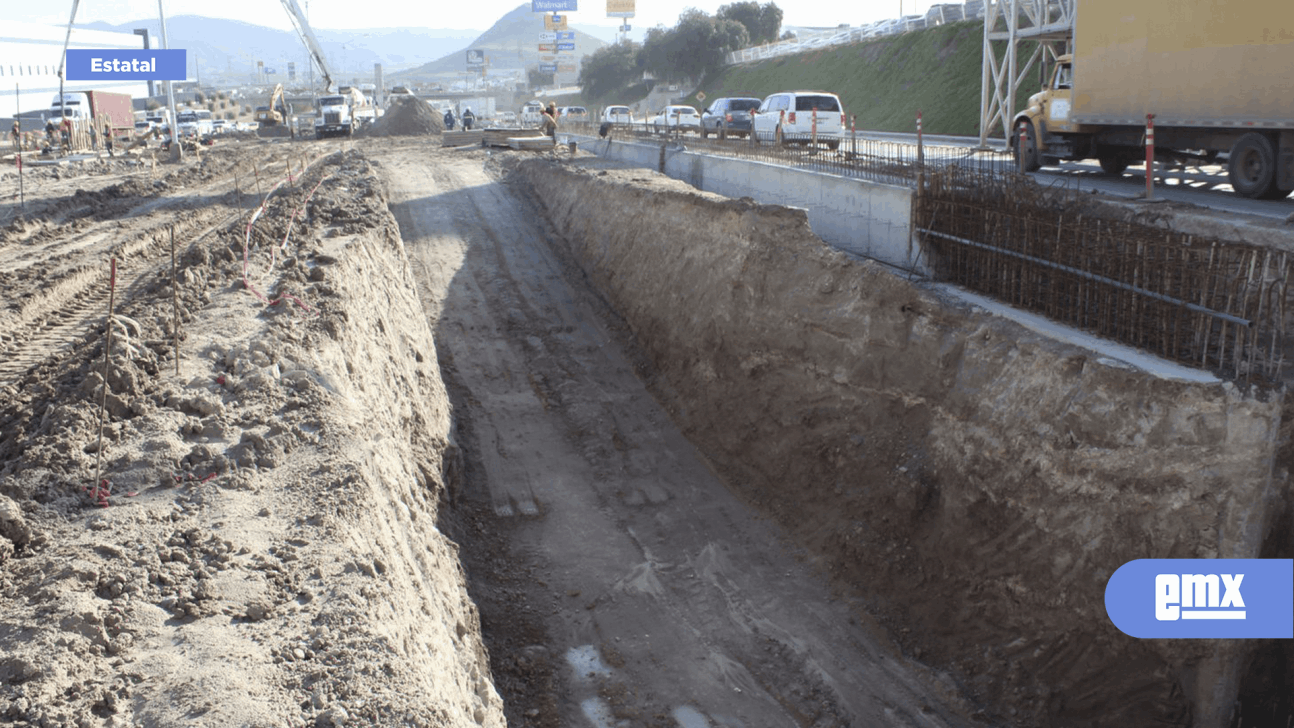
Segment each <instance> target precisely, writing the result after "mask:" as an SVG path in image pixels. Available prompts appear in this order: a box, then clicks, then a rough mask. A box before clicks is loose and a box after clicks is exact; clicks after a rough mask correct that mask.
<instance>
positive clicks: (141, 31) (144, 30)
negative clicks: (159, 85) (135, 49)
mask: <svg viewBox="0 0 1294 728" xmlns="http://www.w3.org/2000/svg"><path fill="white" fill-rule="evenodd" d="M135 35H142V36H144V50H148V48H149V46H148V28H135ZM148 97H149V98H152V97H153V79H151V78H150V79H148Z"/></svg>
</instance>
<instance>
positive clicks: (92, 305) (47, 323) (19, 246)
mask: <svg viewBox="0 0 1294 728" xmlns="http://www.w3.org/2000/svg"><path fill="white" fill-rule="evenodd" d="M292 151H294V150H292V149H290V148H289V149H282V150H274V149H271V150H270V151H269V152H268V154H267V156H266V157H264V158H261V159H259V160H258V162H257V164H258V165H259V164H264V165H265V168H266V171H267V173H268V170H269V169H270V168H272V167H273V166H274V165H276V164H283V163H286V162H287V160H290V159H292ZM297 151H298V153H299V154H300V151H299V150H297ZM242 162H243V163H245V162H246V160H242ZM238 164H240V162H239V161H238V160H234V161H232V162H230V161H227V160H225V161H223V162H222V164H221V165H220V166H221V167H223V168H224V171H227V170H228V169H229V168H231V167H235V166H237V165H238ZM181 172H183V170H179V171H177V172H173V173H171V174H170V175H167V178H168V179H171V178H176V177H182V175H181V174H180V173H181ZM214 176H215V179H211V180H208V181H207V182H206V183H205V184H201V185H197V186H192V187H182V188H181V189H178V190H174V191H171V192H168V193H167V194H166V195H164V196H161V197H156V198H145V199H144V201H143V202H137V200H138V199H139V198H117V199H114V200H112V201H111V203H110V204H108V205H107V206H106V207H104V208H102V209H99V210H97V211H95V213H94V214H95V215H96V216H97V217H100V218H101V220H100V221H99V222H97V223H92V224H91V226H90V228H89V229H85V230H77V231H76V232H74V233H73V234H72V235H70V236H64V235H60V234H59V232H61V231H54V232H53V233H52V234H49V235H47V236H46V239H45V240H43V241H40V242H38V243H35V244H25V242H26V239H25V238H24V237H23V236H22V234H21V233H20V235H19V239H18V240H16V241H12V242H11V243H10V244H9V245H8V246H6V248H4V249H0V250H3V251H4V252H3V253H0V273H4V274H6V275H7V276H12V277H24V280H23V282H22V284H20V285H16V286H13V287H12V288H11V289H10V290H8V291H6V292H5V294H4V298H5V299H7V300H9V301H13V300H14V299H16V298H18V297H21V299H22V300H21V302H19V303H16V304H15V303H10V304H9V306H10V308H11V309H16V310H13V311H12V312H11V313H8V314H0V356H2V357H3V359H0V387H3V386H5V385H9V384H12V383H15V382H16V381H17V380H19V379H20V378H21V377H22V376H23V374H24V373H26V372H28V371H30V370H31V369H32V367H34V366H37V365H38V364H40V363H41V362H43V361H45V360H47V359H49V358H51V357H54V356H58V355H60V354H61V353H65V352H66V351H68V349H69V348H70V347H71V346H73V345H74V342H76V341H77V340H79V339H80V338H81V337H82V336H84V334H85V333H87V332H88V331H89V330H91V329H92V328H93V327H94V326H96V325H99V324H100V322H101V321H102V320H103V319H104V318H105V317H106V315H107V301H108V293H109V290H108V289H109V279H108V264H107V260H106V259H107V257H109V255H111V256H113V257H116V258H118V261H119V265H118V274H119V278H120V280H119V281H118V295H119V302H120V303H126V302H127V301H128V300H129V296H130V293H131V291H132V289H134V288H136V287H137V286H139V285H141V284H142V283H144V282H145V281H147V280H149V278H150V277H152V276H155V275H157V274H158V273H159V272H160V271H162V270H163V269H164V268H165V267H166V266H168V265H169V253H170V248H169V243H170V234H171V231H174V234H175V236H176V238H177V239H178V240H179V241H182V247H181V248H178V249H177V255H180V254H182V253H183V251H184V250H186V249H188V247H189V246H191V245H194V244H195V243H197V242H199V241H201V240H202V239H203V238H204V237H206V236H207V235H209V234H211V233H213V232H215V231H217V230H220V229H222V228H224V227H226V226H228V225H229V224H230V223H232V222H234V221H235V220H237V219H239V218H240V217H243V216H244V215H246V214H247V213H248V212H249V211H248V210H246V209H244V208H243V204H242V201H241V199H237V200H234V201H233V202H234V204H233V205H229V204H226V203H227V201H228V198H229V196H230V194H231V193H233V192H234V191H235V190H236V189H240V188H242V180H241V179H239V178H236V177H235V176H234V175H232V174H231V175H225V174H223V173H221V172H219V171H218V172H216V173H214ZM267 189H268V188H267ZM195 197H196V198H197V200H198V201H199V202H198V203H195ZM202 200H210V201H213V203H214V204H210V203H209V204H205V205H203V204H201V201H202ZM54 207H55V208H57V206H54ZM231 209H233V210H234V212H232V213H231V212H229V210H231ZM166 213H171V214H172V215H173V217H170V218H168V219H158V218H156V217H154V218H149V219H145V218H144V216H146V215H158V214H166ZM130 219H134V220H138V221H139V224H137V225H131V224H129V223H128V222H126V221H127V220H130ZM33 228H34V230H35V233H33V235H34V234H39V233H40V232H42V231H46V230H47V228H45V227H44V226H33ZM27 237H31V236H27ZM136 266H137V267H136ZM24 272H25V273H26V274H27V275H26V276H23V275H22V274H23V273H24Z"/></svg>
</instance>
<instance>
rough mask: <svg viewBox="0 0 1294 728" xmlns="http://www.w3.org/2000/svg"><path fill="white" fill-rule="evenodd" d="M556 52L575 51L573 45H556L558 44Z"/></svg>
mask: <svg viewBox="0 0 1294 728" xmlns="http://www.w3.org/2000/svg"><path fill="white" fill-rule="evenodd" d="M557 50H559V51H573V50H575V44H574V43H558V44H557Z"/></svg>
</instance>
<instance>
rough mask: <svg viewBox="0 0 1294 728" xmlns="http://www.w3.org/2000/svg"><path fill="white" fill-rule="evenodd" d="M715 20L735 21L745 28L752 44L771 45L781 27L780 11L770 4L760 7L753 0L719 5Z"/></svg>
mask: <svg viewBox="0 0 1294 728" xmlns="http://www.w3.org/2000/svg"><path fill="white" fill-rule="evenodd" d="M714 17H715V20H735V21H737V22H738V23H741V24H742V25H743V26H745V28H746V33H747V34H749V35H750V42H751V43H753V44H756V45H758V44H760V43H771V42H772V41H774V40H776V39H777V31H778V30H780V29H781V27H782V9H781V8H779V7H777V5H775V4H774V3H772V2H768V3H765V4H764V5H762V6H761V5H760V4H759V3H757V2H755V0H744V1H743V2H736V3H729V4H728V5H721V6H720V7H719V11H718V12H717V13H715V15H714Z"/></svg>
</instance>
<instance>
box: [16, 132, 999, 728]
mask: <svg viewBox="0 0 1294 728" xmlns="http://www.w3.org/2000/svg"><path fill="white" fill-rule="evenodd" d="M516 154H519V153H517V152H504V151H492V150H485V149H479V148H472V149H441V148H440V147H439V146H438V139H437V138H435V137H421V138H388V139H369V140H362V141H357V142H355V143H354V144H353V145H352V144H351V143H349V142H347V143H338V142H313V141H309V142H297V143H294V144H289V143H287V142H285V141H276V142H273V143H269V142H259V141H244V142H231V143H229V144H225V145H220V147H219V148H217V149H215V150H212V151H210V152H208V153H207V154H206V155H205V156H204V158H203V159H201V160H197V159H192V158H190V159H188V160H186V161H185V162H184V163H182V164H181V165H179V166H175V165H158V166H157V167H156V169H155V170H154V169H153V168H152V167H151V165H147V164H145V165H139V164H132V163H127V162H124V161H111V162H103V163H89V164H82V165H68V166H66V167H59V168H57V169H49V168H41V169H32V168H29V169H28V175H27V176H26V178H25V188H26V193H27V195H28V200H27V202H28V207H27V210H26V211H25V212H23V211H20V210H19V209H18V205H17V200H16V199H14V198H13V196H12V195H11V192H13V191H15V190H14V188H15V177H14V176H13V172H12V170H11V169H10V168H6V173H5V176H3V178H0V183H3V194H4V199H3V200H2V201H0V276H2V277H3V281H4V286H3V290H2V291H0V427H3V430H2V435H0V722H10V723H12V724H14V725H27V726H58V727H60V728H62V727H63V726H134V725H144V726H173V725H195V726H197V725H202V726H236V725H248V726H297V725H324V726H326V725H420V726H421V725H425V726H449V725H468V726H470V725H494V726H499V725H504V724H505V723H506V724H507V725H512V726H546V727H557V726H592V727H594V728H603V727H609V726H681V727H682V728H701V727H710V728H720V727H724V728H737V727H739V726H740V727H743V728H763V727H765V726H815V727H819V726H820V727H823V728H826V727H828V726H970V725H979V722H978V721H976V720H975V719H974V718H972V717H971V716H973V715H974V714H975V713H976V708H977V707H978V706H972V705H968V704H967V703H966V701H965V700H964V699H963V698H962V697H961V696H960V694H959V691H958V689H957V686H956V684H955V682H954V681H953V680H952V679H951V678H950V677H949V676H947V675H944V674H941V673H938V672H936V671H934V670H931V669H929V668H927V667H925V666H924V665H922V664H920V663H919V662H916V661H913V660H911V659H909V658H908V657H905V656H904V655H903V654H901V652H900V651H899V650H898V649H897V648H896V646H895V644H894V643H893V641H892V640H891V639H890V638H889V637H888V636H887V634H886V632H885V630H884V629H882V628H881V627H880V626H879V625H878V624H877V623H876V622H875V620H873V619H872V618H870V617H869V615H868V614H867V612H866V611H865V610H864V609H863V608H862V606H861V604H860V602H859V601H857V599H856V597H855V596H853V595H850V594H847V593H842V592H838V591H836V590H833V588H832V585H831V584H832V583H831V580H830V578H829V577H828V576H827V574H826V573H825V572H824V571H823V570H822V569H820V568H819V565H818V564H817V563H815V561H814V559H813V558H812V557H811V555H809V554H808V553H807V552H804V551H802V550H801V549H798V548H797V547H795V546H794V545H793V544H791V543H790V542H788V540H787V539H786V538H785V535H784V534H783V533H782V532H781V531H780V530H779V528H778V527H777V526H776V525H775V524H773V523H772V522H770V521H768V520H766V519H764V518H762V517H761V516H760V515H759V513H758V511H757V510H756V509H755V508H753V507H752V506H751V505H749V504H746V503H744V502H742V501H741V500H739V499H738V498H736V497H735V496H734V495H733V494H732V492H730V490H729V488H728V487H727V486H726V485H725V483H724V482H722V481H721V480H720V479H719V478H718V477H716V475H715V474H714V473H713V472H712V470H711V469H710V468H709V467H708V466H707V463H706V461H705V459H704V457H703V456H702V455H701V454H700V453H699V452H698V451H697V450H695V449H694V448H693V446H692V445H691V444H690V443H689V442H688V441H687V439H685V438H684V437H683V435H682V434H681V433H680V432H679V431H678V429H677V428H676V427H675V426H674V425H673V424H672V422H671V418H670V416H671V413H670V412H668V411H665V410H664V409H662V407H661V406H660V405H659V404H658V403H657V401H656V400H655V399H653V397H652V395H651V394H650V393H649V392H648V390H647V388H646V387H645V385H644V384H643V377H644V376H646V375H647V374H649V372H648V370H647V368H648V364H647V363H646V360H645V358H644V357H642V356H641V355H640V354H639V353H638V352H637V350H636V349H635V347H634V343H633V341H632V340H631V337H629V335H628V334H627V332H626V329H625V327H624V326H623V324H622V323H621V322H619V320H618V319H617V317H616V315H615V313H614V311H611V310H609V309H608V308H607V307H606V305H605V304H604V302H603V301H602V300H601V299H600V298H599V296H598V295H597V293H596V292H595V291H593V290H592V289H591V288H590V287H589V285H588V284H587V283H586V281H585V280H584V278H583V275H582V274H581V273H580V271H579V268H578V266H577V265H576V264H575V262H574V261H571V260H568V259H565V258H564V257H563V255H564V254H562V253H560V252H558V251H561V250H564V249H565V246H561V245H554V242H555V241H554V235H555V233H554V232H553V231H552V229H551V228H550V227H549V226H548V224H547V223H546V221H545V220H544V218H543V216H542V214H541V212H540V211H539V208H538V206H537V205H536V204H535V203H534V202H533V201H532V200H531V198H530V197H529V196H528V194H527V192H526V190H524V189H521V188H519V187H517V186H514V185H512V184H510V183H508V182H507V181H506V179H505V178H506V174H505V171H506V167H507V164H508V158H509V157H510V156H512V155H516ZM530 154H533V153H530ZM548 154H554V155H565V154H567V152H566V151H565V150H559V151H554V152H549V153H548ZM306 167H308V169H307V171H306V173H305V175H304V177H301V176H300V171H301V169H302V168H306ZM289 173H291V177H289ZM271 192H272V194H271ZM267 196H268V200H269V202H268V203H266V205H265V210H264V211H263V212H262V213H260V214H254V210H256V208H257V206H258V202H259V201H261V200H264V199H266V198H267ZM622 213H623V211H617V210H607V214H608V215H618V214H622ZM172 230H174V232H175V235H176V237H177V251H178V252H177V257H178V263H177V270H178V271H179V273H178V276H177V278H178V283H177V285H176V286H175V287H174V288H175V290H174V291H172V286H171V283H170V281H171V268H170V245H169V239H170V238H169V236H170V234H171V231H172ZM112 257H115V258H116V259H117V260H118V271H117V278H116V280H115V286H113V285H111V282H110V278H109V259H110V258H112ZM253 291H255V295H253ZM110 297H111V298H112V302H113V305H114V306H115V313H116V316H117V318H116V323H115V324H114V325H113V326H112V327H111V329H112V331H113V336H114V339H113V343H112V346H111V350H110V351H111V354H112V359H111V361H112V363H111V366H110V367H109V369H108V374H107V383H108V393H107V395H106V396H105V395H104V388H103V384H104V376H103V375H102V374H101V372H103V371H104V370H103V364H102V361H103V356H104V348H105V344H106V341H105V336H104V334H105V330H106V328H107V327H106V326H105V321H106V318H107V309H108V306H109V298H110ZM271 301H274V302H275V303H273V304H271ZM173 305H174V306H175V308H173ZM177 311H178V312H177ZM177 318H178V320H179V332H180V353H179V363H180V368H181V372H180V373H179V374H176V373H175V371H174V368H175V366H176V351H175V348H174V343H175V334H176V326H175V321H176V320H177ZM437 365H438V366H437ZM442 382H443V383H442ZM101 405H103V406H104V413H105V414H104V419H103V423H104V424H103V426H102V430H103V432H104V435H103V440H102V441H100V439H99V437H100V436H99V432H100V424H99V423H100V420H99V417H100V406H101ZM96 472H101V474H102V475H101V479H100V481H99V482H100V483H101V485H100V486H99V487H95V482H96V481H95V477H94V474H95V473H96Z"/></svg>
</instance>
